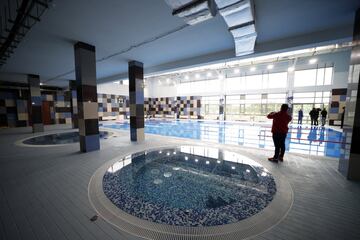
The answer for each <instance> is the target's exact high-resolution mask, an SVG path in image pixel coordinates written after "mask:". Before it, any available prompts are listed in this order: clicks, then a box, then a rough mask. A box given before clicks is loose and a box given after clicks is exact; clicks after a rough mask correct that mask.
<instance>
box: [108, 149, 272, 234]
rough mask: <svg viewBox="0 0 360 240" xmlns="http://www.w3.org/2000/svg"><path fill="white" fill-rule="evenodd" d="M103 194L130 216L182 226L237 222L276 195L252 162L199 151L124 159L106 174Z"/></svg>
mask: <svg viewBox="0 0 360 240" xmlns="http://www.w3.org/2000/svg"><path fill="white" fill-rule="evenodd" d="M103 189H104V193H105V195H106V196H107V198H109V199H110V200H111V202H112V203H113V204H115V205H116V206H117V207H118V208H120V209H121V210H122V211H124V212H126V213H128V214H131V215H133V216H135V217H138V218H140V219H143V220H147V221H151V222H155V223H160V224H166V225H173V226H186V227H200V226H202V227H204V226H206V227H208V226H218V225H224V224H230V223H235V222H239V221H241V220H243V219H246V218H248V217H251V216H253V215H255V214H257V213H258V212H260V211H262V210H263V209H264V208H265V207H266V206H267V205H268V204H269V203H270V202H271V201H272V200H273V196H274V195H275V193H276V191H277V189H276V184H275V180H274V178H273V176H272V174H271V173H270V172H269V171H268V170H267V169H266V168H264V167H263V166H262V165H260V164H259V163H257V162H256V161H254V160H252V159H250V158H248V157H246V156H244V155H241V154H238V153H234V152H230V151H222V150H219V149H217V148H207V147H200V146H180V147H176V148H162V149H153V150H149V151H142V152H138V153H135V154H131V155H128V156H126V157H124V158H123V159H121V160H119V161H118V162H116V163H114V164H113V165H111V167H109V168H108V169H107V171H106V172H105V175H104V177H103Z"/></svg>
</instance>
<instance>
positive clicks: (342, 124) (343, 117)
mask: <svg viewBox="0 0 360 240" xmlns="http://www.w3.org/2000/svg"><path fill="white" fill-rule="evenodd" d="M344 119H345V107H343V112H342V113H341V126H340V127H341V128H343V127H344Z"/></svg>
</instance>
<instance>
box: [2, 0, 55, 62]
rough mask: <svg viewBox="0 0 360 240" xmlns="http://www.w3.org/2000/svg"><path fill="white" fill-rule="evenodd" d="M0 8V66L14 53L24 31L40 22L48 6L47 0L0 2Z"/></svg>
mask: <svg viewBox="0 0 360 240" xmlns="http://www.w3.org/2000/svg"><path fill="white" fill-rule="evenodd" d="M0 6H1V8H0V13H1V14H0V16H1V17H0V44H1V45H0V67H1V66H2V65H4V64H5V63H6V60H7V59H8V58H10V56H11V55H12V54H13V53H14V50H15V49H16V48H17V46H18V44H19V43H20V42H21V40H22V39H24V38H25V36H26V33H27V32H28V31H30V30H31V28H32V27H33V26H34V25H35V24H36V23H37V22H40V17H41V16H42V15H43V13H44V12H45V11H46V9H47V8H48V1H47V0H17V1H7V2H2V3H1V5H0Z"/></svg>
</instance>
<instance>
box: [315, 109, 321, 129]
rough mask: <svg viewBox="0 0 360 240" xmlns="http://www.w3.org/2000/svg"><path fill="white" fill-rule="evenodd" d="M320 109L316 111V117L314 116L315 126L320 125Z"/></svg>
mask: <svg viewBox="0 0 360 240" xmlns="http://www.w3.org/2000/svg"><path fill="white" fill-rule="evenodd" d="M320 111H321V110H320V109H319V108H317V109H316V110H315V116H314V123H315V126H317V125H319V115H320Z"/></svg>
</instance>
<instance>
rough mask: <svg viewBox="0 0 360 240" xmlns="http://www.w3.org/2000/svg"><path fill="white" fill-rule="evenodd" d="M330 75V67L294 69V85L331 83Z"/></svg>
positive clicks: (331, 72)
mask: <svg viewBox="0 0 360 240" xmlns="http://www.w3.org/2000/svg"><path fill="white" fill-rule="evenodd" d="M332 75H333V68H332V67H327V68H317V69H306V70H299V71H295V77H294V87H309V86H324V85H331V83H332Z"/></svg>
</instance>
